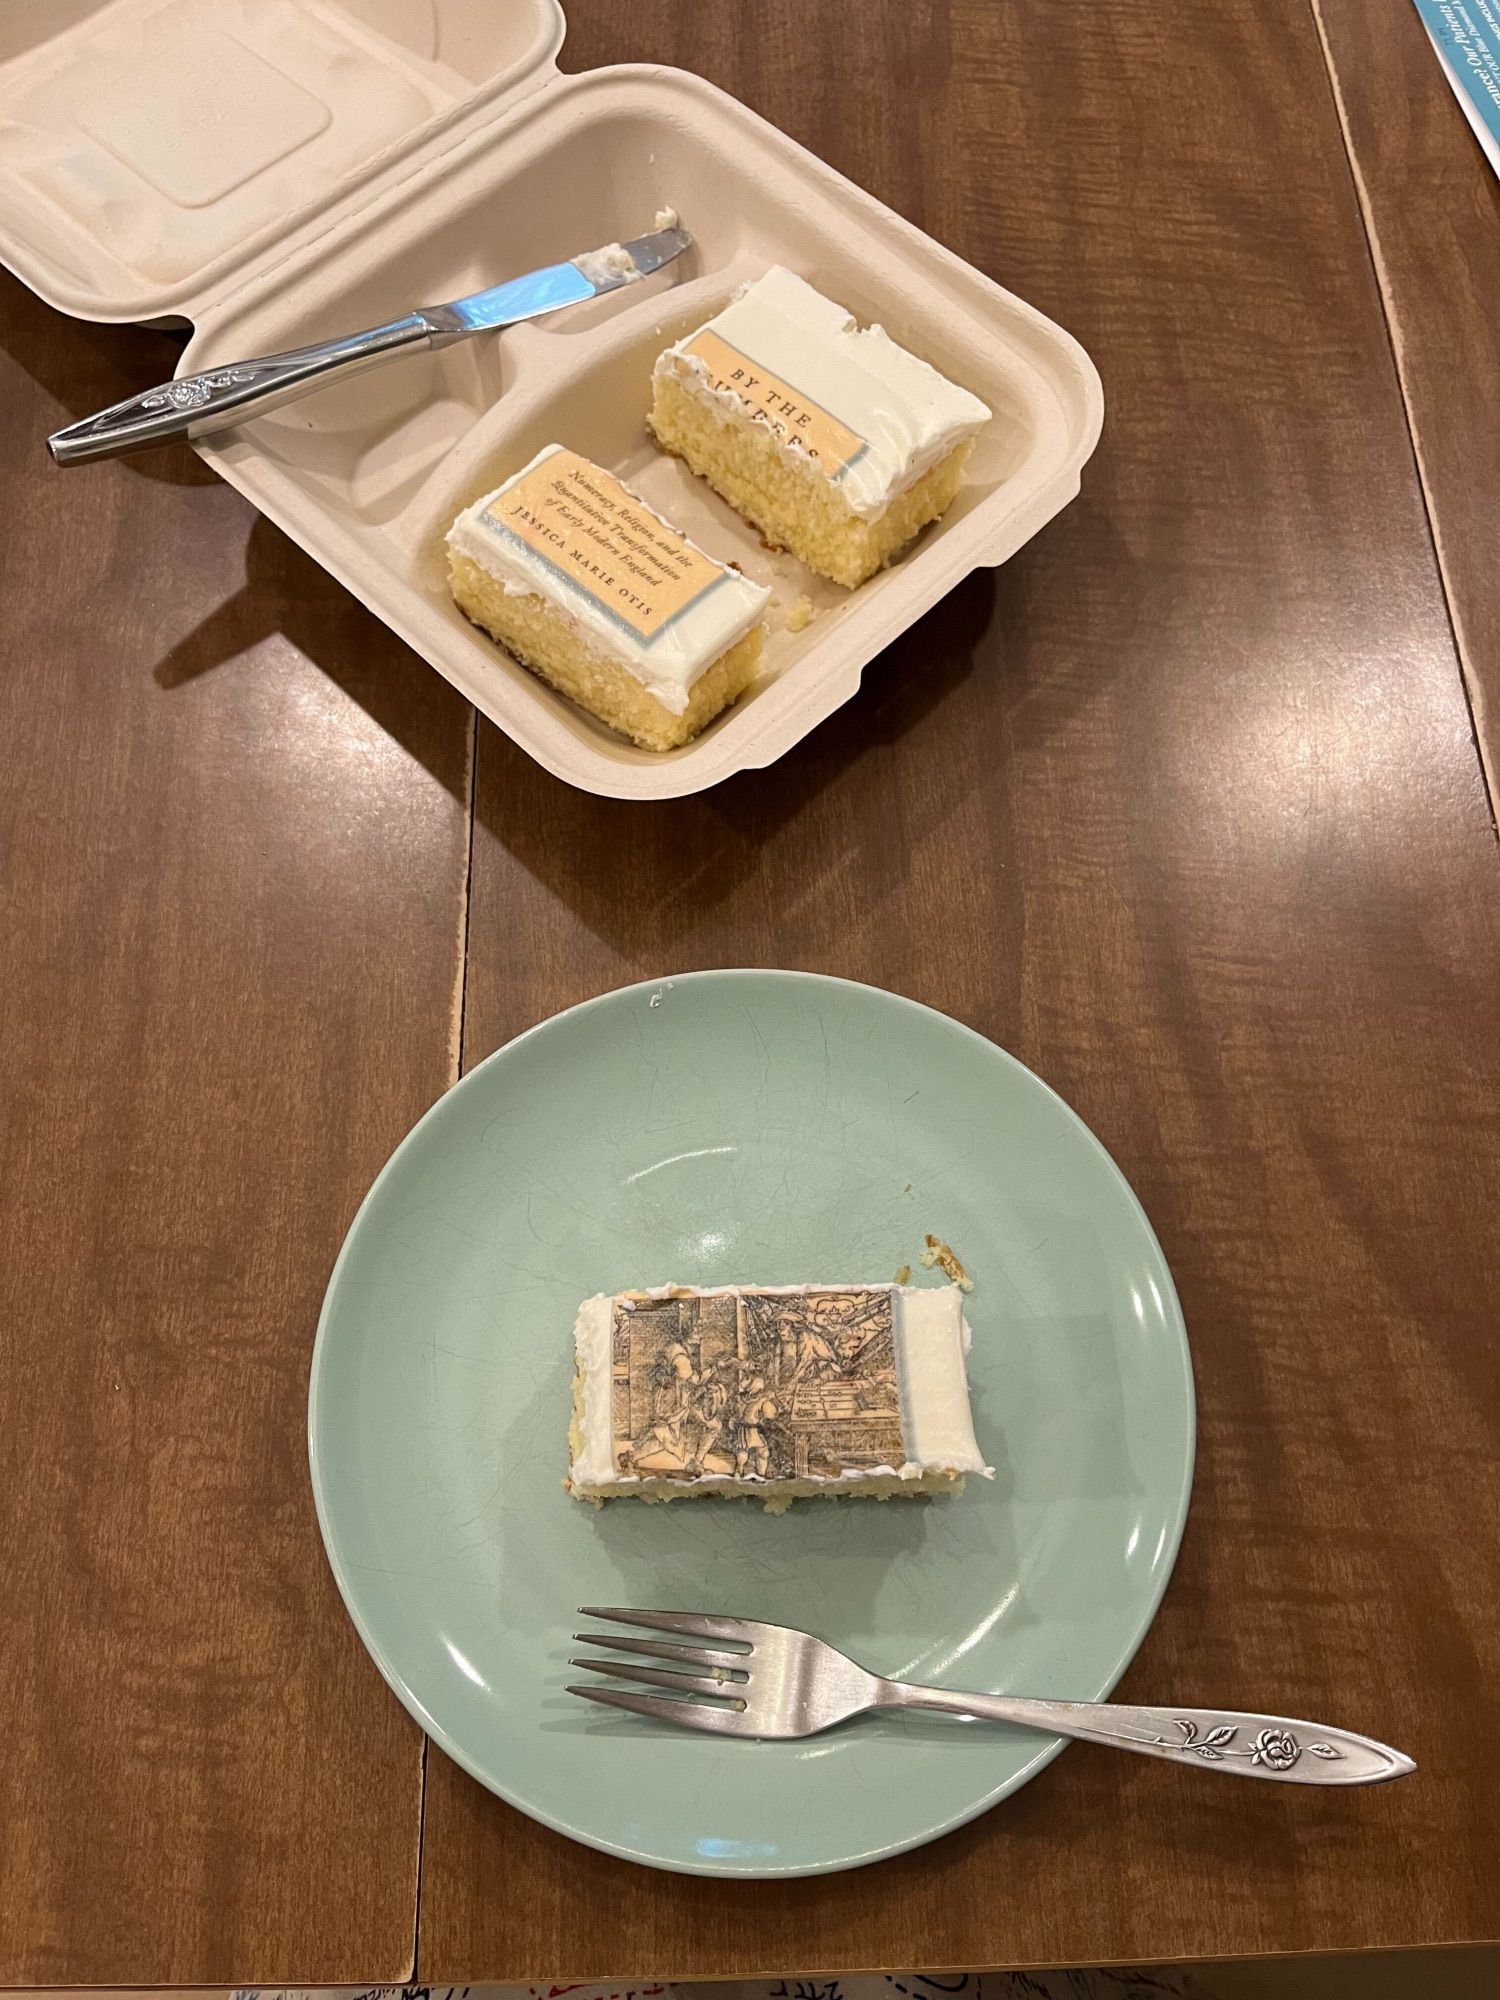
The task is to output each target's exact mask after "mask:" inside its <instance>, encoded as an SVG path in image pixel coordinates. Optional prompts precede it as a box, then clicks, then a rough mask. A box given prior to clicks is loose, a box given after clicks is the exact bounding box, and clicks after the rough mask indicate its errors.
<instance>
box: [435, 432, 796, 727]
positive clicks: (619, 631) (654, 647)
mask: <svg viewBox="0 0 1500 2000" xmlns="http://www.w3.org/2000/svg"><path fill="white" fill-rule="evenodd" d="M562 449H563V447H562V446H561V445H556V444H549V445H545V446H543V448H542V450H541V451H539V452H538V453H537V455H536V457H535V458H534V459H532V461H531V464H530V465H523V466H522V468H521V470H520V471H519V472H518V473H516V474H515V476H514V478H511V479H507V480H506V482H505V484H504V485H503V486H497V487H496V488H495V489H494V491H493V492H490V493H486V494H485V495H484V496H483V497H482V498H481V499H479V500H476V501H475V502H474V504H473V506H472V507H465V509H464V511H463V512H462V513H461V514H460V515H459V517H458V519H457V520H456V521H455V522H454V523H453V526H452V527H451V528H450V529H449V530H448V546H449V547H450V548H453V549H457V551H458V552H459V554H460V555H464V556H467V557H468V558H469V560H470V561H471V562H475V563H477V564H478V565H479V567H480V568H481V569H482V570H485V571H487V572H488V573H489V575H491V576H492V577H494V579H495V580H496V582H497V583H500V584H503V585H504V587H505V589H506V590H507V591H511V592H514V593H515V594H517V595H519V596H533V597H544V598H545V599H546V600H547V602H548V603H549V604H551V605H553V606H555V607H556V609H557V610H558V611H560V612H562V613H564V614H565V615H566V616H567V617H568V618H570V619H571V620H572V621H573V623H574V624H575V625H577V626H578V627H580V628H581V630H582V632H583V633H584V634H585V635H586V638H587V641H588V643H589V644H590V645H591V646H592V647H593V648H594V650H595V651H597V652H600V653H604V654H607V655H608V657H609V658H610V659H612V660H616V661H618V662H619V664H620V665H621V666H623V667H625V668H627V669H628V671H629V672H630V673H632V674H634V675H635V677H636V679H637V680H638V681H640V683H641V684H642V686H643V687H645V688H646V689H648V691H649V692H650V693H651V694H653V695H655V697H656V699H657V700H658V701H659V702H660V703H661V705H662V707H663V708H666V709H670V710H671V712H672V714H673V715H681V714H682V713H683V711H684V710H685V709H686V707H687V705H688V697H689V695H690V694H691V692H692V689H693V685H694V683H695V682H696V681H697V680H698V679H699V678H700V676H701V675H702V674H704V673H705V672H706V671H707V670H708V668H709V667H711V666H712V665H713V663H714V661H715V660H717V659H718V658H719V656H720V655H721V654H722V653H724V652H727V651H728V649H729V648H730V647H731V646H732V645H734V644H735V643H736V641H738V640H740V639H743V638H744V636H745V634H746V633H747V632H748V631H749V630H750V628H751V626H752V625H754V624H755V623H756V621H757V620H758V619H759V617H760V615H761V613H762V612H763V611H764V610H765V607H766V605H767V603H768V602H769V600H770V596H771V593H770V591H769V590H767V589H765V588H764V587H763V586H762V585H760V584H758V583H752V582H751V581H750V579H749V578H748V577H745V576H741V575H740V573H739V571H738V570H735V569H729V568H727V567H726V566H725V565H724V564H723V563H720V562H717V561H715V559H714V558H713V557H712V556H707V551H706V550H703V549H699V550H698V553H699V554H700V555H704V556H706V557H707V560H708V561H710V562H712V563H713V565H714V568H715V569H716V570H718V572H719V577H718V581H717V582H716V583H715V584H714V585H713V586H712V588H710V589H709V590H706V591H705V592H704V593H703V594H702V595H701V596H700V597H698V598H696V599H695V600H694V601H693V602H692V603H691V604H689V605H688V606H687V607H686V608H685V609H684V610H683V611H681V612H680V613H679V614H678V615H677V617H676V618H674V619H673V620H672V621H671V623H670V624H669V625H667V626H664V627H663V629H662V630H661V631H660V632H658V633H656V634H655V635H654V637H653V639H652V641H651V643H650V644H649V645H648V644H647V643H646V641H645V640H644V639H641V638H638V637H637V636H636V634H635V632H634V631H633V630H631V628H630V627H629V626H627V625H626V624H625V623H624V622H623V621H622V620H621V619H619V618H618V617H616V616H615V614H614V613H613V612H611V610H610V609H609V607H608V606H607V605H606V604H604V603H602V602H601V601H600V599H599V598H597V597H595V596H594V594H593V593H592V592H591V591H588V590H585V589H584V588H583V586H582V585H581V584H578V583H575V582H573V581H572V579H571V578H568V577H566V576H564V575H562V574H561V573H560V572H559V571H557V570H555V569H554V568H553V567H552V566H551V565H550V564H549V563H547V562H546V561H545V560H544V559H543V558H542V557H541V556H539V555H538V554H537V553H536V552H535V550H533V549H530V548H528V547H527V545H526V544H525V543H524V542H523V541H521V540H520V539H519V537H517V536H515V535H512V534H510V533H508V532H507V531H506V530H505V529H504V528H503V527H501V526H499V525H497V524H496V523H495V522H494V521H492V520H490V519H488V518H487V516H486V511H485V510H486V509H487V508H488V507H489V505H490V503H491V501H493V500H495V499H496V498H497V497H498V496H499V495H500V494H502V493H504V492H505V491H506V490H507V489H508V488H509V487H512V486H514V485H515V483H516V481H517V480H519V479H524V478H525V477H526V475H527V473H529V472H530V471H532V470H533V468H534V467H536V466H538V465H540V464H541V463H542V461H543V460H544V459H548V458H551V457H552V455H553V454H554V453H555V452H558V451H561V450H562ZM611 476H612V475H611ZM626 491H627V492H629V493H630V497H631V498H632V500H634V501H635V502H636V504H637V505H638V506H640V507H642V508H645V510H646V512H647V513H649V514H651V515H653V516H654V517H655V519H657V520H658V521H662V524H663V526H665V527H668V528H671V529H672V532H673V533H674V534H679V533H681V530H680V529H678V528H676V527H675V526H674V524H673V523H672V522H670V521H666V520H664V518H663V516H662V515H660V514H658V513H657V512H656V509H655V508H654V507H651V506H648V505H647V503H646V502H645V501H644V500H642V499H641V496H640V495H639V493H636V492H634V491H633V490H632V489H631V488H629V487H627V488H626ZM691 546H692V547H694V548H697V544H696V543H693V544H691Z"/></svg>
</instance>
